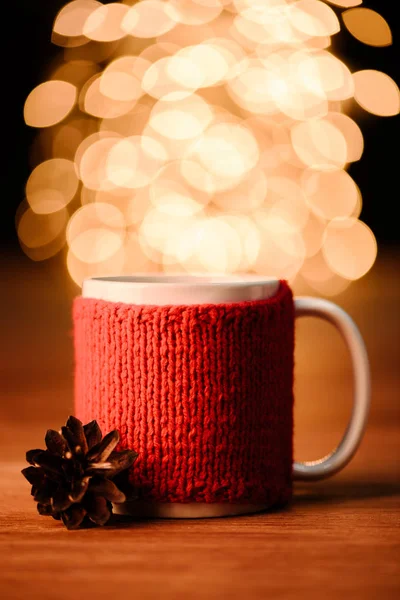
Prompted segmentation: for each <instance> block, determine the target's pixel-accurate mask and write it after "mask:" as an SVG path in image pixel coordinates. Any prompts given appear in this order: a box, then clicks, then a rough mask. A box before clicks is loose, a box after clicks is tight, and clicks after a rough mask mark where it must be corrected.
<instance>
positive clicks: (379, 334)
mask: <svg viewBox="0 0 400 600" xmlns="http://www.w3.org/2000/svg"><path fill="white" fill-rule="evenodd" d="M60 260H61V259H55V260H53V261H50V263H48V264H47V265H33V264H32V263H30V262H28V261H27V260H25V259H21V258H14V257H9V259H8V260H7V261H5V265H6V271H5V273H4V274H2V281H3V282H4V281H5V285H3V286H2V294H1V295H2V302H3V306H2V313H3V317H4V316H6V317H7V318H6V319H5V322H4V325H3V326H2V327H3V329H2V335H3V336H4V340H5V343H4V342H3V344H2V345H1V352H2V355H1V380H2V390H4V391H3V392H2V402H1V405H0V422H1V425H0V427H1V430H0V446H1V450H2V452H1V454H0V457H1V458H0V461H1V465H0V468H1V471H0V473H1V504H0V556H1V563H0V564H1V567H0V570H1V575H0V598H2V599H4V600H17V599H18V600H19V599H21V600H22V599H24V600H25V599H26V598H29V599H32V600H36V599H39V598H40V599H42V600H46V599H49V600H50V599H57V600H64V599H65V600H67V599H68V600H71V598H74V599H75V598H77V599H78V600H81V599H83V598H85V597H86V598H89V597H90V598H96V599H98V600H101V599H103V598H104V599H106V598H107V599H109V598H111V597H114V598H135V599H138V600H147V599H163V598H167V599H171V600H180V599H182V600H192V599H197V598H199V599H200V598H201V599H203V598H204V599H215V598H218V599H219V598H221V599H222V598H229V599H236V598H254V599H263V598H265V599H267V598H268V599H271V598H275V597H281V598H285V599H288V600H289V599H291V598H296V599H299V598H300V599H302V598H307V599H309V598H316V599H317V598H318V599H320V598H324V599H330V598H332V599H333V598H334V599H336V598H339V597H340V595H342V594H343V597H349V598H352V599H360V600H361V599H362V600H365V599H378V598H379V599H380V598H384V599H385V600H389V599H391V598H398V597H400V567H399V559H400V552H399V546H400V531H399V522H400V519H399V506H400V502H399V500H400V477H399V474H400V469H399V465H400V436H399V416H400V402H399V395H398V394H399V385H398V384H399V371H398V369H399V358H400V348H399V331H400V327H399V316H398V307H399V300H400V285H399V281H398V278H397V279H396V277H397V274H396V269H397V265H398V262H397V259H396V256H395V255H394V254H393V252H392V253H390V254H386V255H385V254H382V255H381V258H380V260H379V261H378V263H377V265H376V266H375V267H374V269H373V270H372V272H371V273H370V274H368V275H367V276H366V277H365V278H364V279H362V280H361V281H359V282H358V283H356V284H354V285H353V286H352V287H351V288H350V290H348V291H346V292H345V293H343V294H342V295H341V296H339V297H338V298H336V301H337V302H338V303H339V304H341V305H342V306H343V307H344V308H345V309H346V310H348V311H349V313H350V314H351V315H352V316H353V317H354V318H355V320H356V321H357V323H358V324H359V326H360V329H361V332H362V334H363V336H364V337H365V340H366V343H367V346H368V350H369V354H370V360H371V365H372V380H373V403H372V410H371V417H370V422H369V427H368V430H367V433H366V436H365V439H364V441H363V443H362V445H361V448H360V450H359V452H358V454H357V455H356V457H355V458H354V460H353V461H352V463H351V464H350V465H349V466H348V467H347V468H346V469H345V470H344V471H343V472H342V473H340V474H338V475H336V476H335V477H333V478H332V479H329V480H326V481H323V482H319V483H314V484H307V485H306V484H302V485H296V486H295V498H294V502H293V505H292V506H291V507H289V508H287V509H286V510H283V511H279V512H272V513H271V512H270V513H265V514H259V515H253V516H249V517H235V518H225V519H216V520H212V519H206V520H201V521H195V520H187V521H178V520H166V521H141V522H136V523H129V522H125V521H123V522H120V523H117V524H115V525H113V526H110V527H105V528H104V529H90V530H83V531H76V532H68V531H66V530H65V529H64V528H63V527H62V526H61V525H60V524H59V523H57V522H55V521H53V520H52V519H48V518H44V517H39V516H38V515H37V513H36V509H35V506H34V503H33V501H32V499H31V497H30V496H29V486H28V484H27V482H26V481H25V480H24V479H23V478H22V476H21V475H20V474H19V470H20V469H21V468H23V466H24V463H23V460H24V458H23V457H24V451H25V450H26V449H28V448H33V447H37V446H41V445H42V443H43V436H44V433H45V430H46V429H47V428H48V427H54V428H58V427H59V426H60V425H61V424H62V423H63V422H64V421H65V419H66V417H67V416H68V414H69V413H70V412H71V410H72V409H71V406H72V372H73V369H72V352H71V339H70V317H69V313H70V303H71V298H72V296H73V295H74V294H76V293H77V292H78V290H77V289H76V288H75V287H74V286H73V284H71V283H69V282H68V280H67V278H66V276H65V273H64V272H63V267H62V265H61V264H60ZM300 291H301V290H300ZM297 331H298V342H297V350H296V363H297V365H296V409H295V413H296V414H295V418H296V433H295V449H296V458H297V459H299V460H301V459H305V458H310V459H311V458H316V457H319V456H321V455H322V454H323V453H326V452H328V451H329V450H330V449H331V448H332V447H333V446H334V445H335V444H336V443H337V442H338V441H339V439H340V436H341V433H342V432H343V430H344V428H345V425H346V420H347V418H348V415H349V411H350V399H351V387H352V384H351V372H350V367H349V364H348V356H347V352H346V350H345V349H344V346H343V344H342V342H341V340H340V338H339V336H338V334H337V333H335V331H334V330H332V329H331V328H329V325H327V324H324V323H320V322H313V321H309V320H308V319H307V320H304V322H303V320H302V321H301V322H300V323H299V325H298V330H297Z"/></svg>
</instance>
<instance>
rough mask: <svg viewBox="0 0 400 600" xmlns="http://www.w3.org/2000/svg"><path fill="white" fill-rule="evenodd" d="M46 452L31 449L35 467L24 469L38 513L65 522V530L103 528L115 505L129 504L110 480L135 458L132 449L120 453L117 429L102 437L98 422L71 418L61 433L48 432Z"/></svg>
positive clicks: (27, 454)
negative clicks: (82, 526)
mask: <svg viewBox="0 0 400 600" xmlns="http://www.w3.org/2000/svg"><path fill="white" fill-rule="evenodd" d="M45 442H46V447H47V450H29V451H28V452H27V453H26V460H27V461H28V463H29V464H30V465H32V466H30V467H27V468H26V469H23V470H22V474H23V475H24V477H25V478H26V479H27V480H28V481H29V483H30V484H32V491H31V494H32V496H33V498H34V500H35V501H36V502H37V509H38V512H39V514H40V515H48V516H52V517H53V518H54V519H62V521H63V523H64V525H65V526H66V527H67V529H78V528H79V527H80V526H81V525H84V524H89V522H90V521H91V522H93V523H95V524H96V525H105V523H107V521H108V520H109V518H110V516H111V514H112V504H111V503H112V502H116V503H120V502H125V500H126V496H125V494H124V493H123V492H122V491H121V490H120V489H118V487H117V486H116V485H115V483H114V482H113V481H111V479H113V478H114V477H115V475H117V474H118V473H120V472H121V471H123V470H125V469H128V468H129V467H130V466H131V465H132V464H133V463H134V461H135V459H136V458H137V453H136V452H135V451H133V450H123V451H122V452H116V451H115V450H114V448H115V446H116V445H117V444H118V442H119V433H118V431H111V432H110V433H108V434H107V435H106V436H105V437H104V438H103V439H102V433H101V430H100V427H99V426H98V424H97V422H96V421H91V422H90V423H88V424H87V425H82V423H81V421H79V419H76V418H75V417H72V416H71V417H69V419H68V421H67V424H66V426H65V427H62V428H61V433H59V432H58V431H54V430H53V429H49V430H48V431H47V433H46V437H45Z"/></svg>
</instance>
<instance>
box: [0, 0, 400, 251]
mask: <svg viewBox="0 0 400 600" xmlns="http://www.w3.org/2000/svg"><path fill="white" fill-rule="evenodd" d="M103 3H104V4H107V3H108V2H107V1H104V0H103ZM7 4H8V3H7ZM65 4H66V2H65V0H18V1H17V2H14V3H13V4H12V5H10V4H8V7H7V8H5V7H2V15H1V16H2V17H3V18H2V28H1V36H2V39H3V44H2V46H3V51H2V63H3V64H2V69H1V71H0V73H1V74H2V78H1V80H2V81H3V85H2V89H1V95H2V96H3V98H2V104H3V106H2V108H1V109H0V115H1V117H2V118H1V120H0V124H1V126H2V129H3V149H2V150H3V151H2V155H3V158H2V163H3V169H4V170H3V182H4V183H5V185H3V194H2V199H1V203H2V217H3V218H2V219H0V227H1V234H2V235H1V240H2V246H3V248H5V249H12V250H14V249H17V248H18V241H17V236H16V232H15V225H14V216H15V211H16V208H17V206H18V205H19V203H20V202H21V200H22V199H23V197H24V186H25V182H26V180H27V178H28V176H29V173H30V166H29V161H28V149H29V147H30V145H31V143H32V142H33V139H34V137H35V135H36V133H37V131H36V130H35V129H32V128H30V127H27V126H26V125H25V123H24V121H23V116H22V114H23V105H24V102H25V98H26V97H27V95H28V94H29V92H30V91H31V90H32V88H34V87H35V86H36V85H38V84H39V83H41V82H42V81H43V80H45V75H44V73H45V71H46V67H47V66H48V64H49V63H51V61H52V60H53V59H54V57H55V56H57V54H58V53H60V52H61V49H60V48H59V47H57V46H55V45H53V44H52V43H51V41H50V39H51V30H52V24H53V21H54V18H55V16H56V14H57V12H58V11H59V9H60V8H61V7H62V6H64V5H65ZM363 6H364V7H366V8H372V9H375V10H376V11H377V12H379V13H380V14H381V15H382V16H383V17H384V18H385V19H386V20H387V22H388V23H389V25H390V27H391V30H392V33H393V37H394V43H393V45H392V46H389V47H386V48H376V47H371V46H366V45H364V44H361V43H360V42H358V41H357V40H355V39H354V38H353V37H352V36H351V35H350V34H349V33H348V32H347V31H346V29H345V28H344V26H343V29H342V31H341V32H340V33H339V34H338V35H336V36H334V37H333V40H332V41H333V44H332V45H333V50H334V51H335V53H336V54H337V55H338V56H339V57H341V58H342V59H343V60H344V61H345V62H346V64H347V65H348V66H349V68H350V70H351V71H356V70H359V69H378V70H382V71H384V72H385V73H387V74H388V75H390V76H391V77H392V78H393V79H395V81H396V82H397V83H398V84H399V82H400V73H399V69H398V63H399V58H400V56H399V47H400V33H399V32H400V30H399V16H398V3H397V2H393V1H391V0H385V1H380V2H379V1H378V0H367V1H364V3H363ZM333 8H335V7H333ZM338 12H340V11H338ZM1 80H0V81H1ZM360 117H361V118H360ZM356 120H357V122H358V123H359V125H360V126H361V129H362V131H363V134H364V140H365V149H364V154H363V156H362V158H361V161H359V162H357V163H353V164H352V165H351V167H350V169H349V172H350V174H351V175H352V177H353V178H354V179H355V181H356V183H357V184H358V186H359V187H360V189H361V192H362V195H363V210H362V213H361V218H362V219H363V220H364V221H365V222H366V223H367V224H368V225H369V226H370V227H371V228H372V230H373V231H374V233H375V235H376V237H377V239H378V243H380V244H381V245H392V244H395V243H398V242H399V234H398V223H397V220H396V219H395V218H394V210H395V209H396V208H397V204H398V202H399V188H400V182H399V174H400V162H399V151H398V146H397V144H398V138H399V133H400V132H399V118H398V117H389V118H384V117H374V116H372V115H369V114H367V113H365V112H364V111H362V110H360V111H359V113H358V116H357V117H356Z"/></svg>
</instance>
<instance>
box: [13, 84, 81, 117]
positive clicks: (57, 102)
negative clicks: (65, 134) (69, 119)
mask: <svg viewBox="0 0 400 600" xmlns="http://www.w3.org/2000/svg"><path fill="white" fill-rule="evenodd" d="M75 102H76V87H75V86H74V85H72V83H68V82H67V81H58V80H52V81H46V82H45V83H41V84H40V85H38V86H37V87H35V89H33V90H32V91H31V93H30V94H29V96H28V97H27V99H26V101H25V106H24V119H25V122H26V124H27V125H30V126H31V127H51V125H55V124H56V123H59V122H60V121H62V120H63V119H65V117H66V116H67V115H68V114H69V113H70V112H71V110H72V109H73V107H74V105H75Z"/></svg>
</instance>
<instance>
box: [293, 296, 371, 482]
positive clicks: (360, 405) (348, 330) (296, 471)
mask: <svg viewBox="0 0 400 600" xmlns="http://www.w3.org/2000/svg"><path fill="white" fill-rule="evenodd" d="M294 308H295V317H296V318H297V317H319V318H321V319H324V320H326V321H329V323H332V325H334V326H335V327H336V328H337V329H338V330H339V332H340V333H341V335H342V337H343V339H344V341H345V343H346V345H347V347H348V349H349V352H350V357H351V362H352V366H353V381H354V397H353V410H352V414H351V417H350V422H349V424H348V426H347V429H346V431H345V433H344V435H343V438H342V440H341V442H340V443H339V445H338V446H337V448H335V449H334V450H333V451H332V452H331V453H330V454H328V456H325V457H324V458H320V459H319V460H313V461H306V462H295V463H294V464H293V479H295V480H302V481H313V480H314V481H315V480H317V479H324V478H325V477H329V476H330V475H333V474H334V473H337V471H340V470H341V469H343V467H345V466H346V464H347V463H348V462H349V461H350V460H351V458H352V457H353V455H354V454H355V452H356V450H357V448H358V446H359V444H360V442H361V438H362V436H363V434H364V430H365V426H366V423H367V418H368V413H369V406H370V394H371V384H370V371H369V362H368V356H367V351H366V348H365V344H364V341H363V338H362V337H361V334H360V332H359V330H358V328H357V326H356V324H355V323H354V321H353V320H352V319H351V318H350V317H349V315H348V314H347V313H346V312H345V311H344V310H343V309H341V308H340V307H339V306H337V305H336V304H334V303H333V302H329V301H328V300H323V299H321V298H312V297H298V298H295V300H294Z"/></svg>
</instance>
